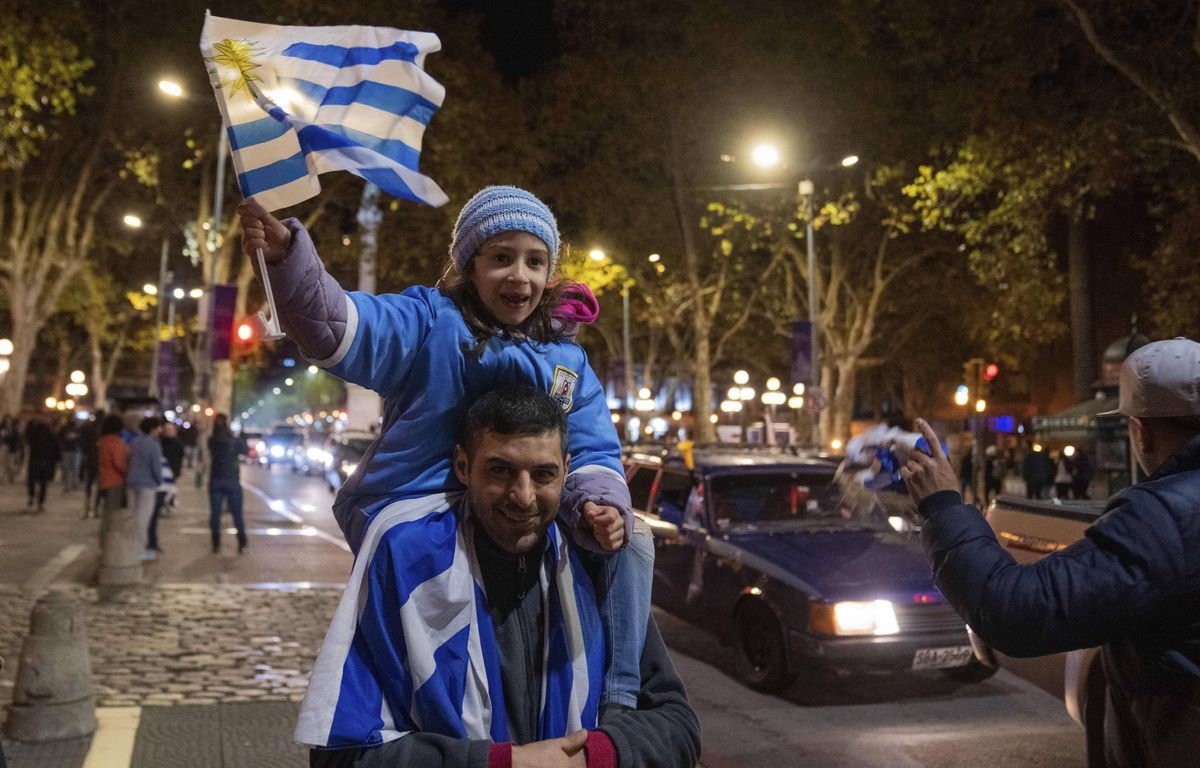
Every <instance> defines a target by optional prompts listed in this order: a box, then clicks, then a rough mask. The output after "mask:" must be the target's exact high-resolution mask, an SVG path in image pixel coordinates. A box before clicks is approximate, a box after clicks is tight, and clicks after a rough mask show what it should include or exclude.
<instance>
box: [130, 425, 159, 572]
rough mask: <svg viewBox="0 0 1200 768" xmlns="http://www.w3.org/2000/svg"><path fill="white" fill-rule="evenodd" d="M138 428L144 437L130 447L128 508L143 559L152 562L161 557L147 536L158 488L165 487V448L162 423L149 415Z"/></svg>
mask: <svg viewBox="0 0 1200 768" xmlns="http://www.w3.org/2000/svg"><path fill="white" fill-rule="evenodd" d="M138 429H139V430H140V431H141V433H142V436H141V437H139V438H138V439H136V440H134V441H133V445H131V446H130V447H129V474H128V476H127V477H126V478H125V485H126V487H127V488H129V506H130V507H131V508H132V511H133V525H134V531H135V532H136V534H137V548H138V551H139V552H141V553H142V559H143V560H153V559H154V558H155V557H157V556H158V555H157V553H156V552H155V551H154V550H152V549H150V548H149V547H148V546H147V544H148V542H147V537H148V536H149V531H150V518H151V517H153V515H154V502H155V500H156V499H157V496H158V486H159V485H161V484H162V471H163V470H162V468H163V454H162V445H160V444H159V442H158V435H159V433H161V432H162V422H160V421H159V420H158V419H156V418H155V417H153V416H147V417H146V418H144V419H142V421H141V423H140V424H138Z"/></svg>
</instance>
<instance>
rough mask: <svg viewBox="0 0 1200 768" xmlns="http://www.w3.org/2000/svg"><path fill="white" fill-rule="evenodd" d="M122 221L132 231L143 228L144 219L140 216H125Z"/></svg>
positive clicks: (129, 214)
mask: <svg viewBox="0 0 1200 768" xmlns="http://www.w3.org/2000/svg"><path fill="white" fill-rule="evenodd" d="M121 221H122V222H123V223H124V224H125V226H127V227H129V228H130V229H141V228H142V217H141V216H138V215H137V214H136V213H127V214H125V215H124V216H122V217H121Z"/></svg>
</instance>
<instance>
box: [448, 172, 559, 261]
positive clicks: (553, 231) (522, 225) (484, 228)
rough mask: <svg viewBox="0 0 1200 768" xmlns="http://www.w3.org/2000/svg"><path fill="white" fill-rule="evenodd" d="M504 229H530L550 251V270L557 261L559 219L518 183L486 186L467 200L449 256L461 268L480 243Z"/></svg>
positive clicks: (455, 226)
mask: <svg viewBox="0 0 1200 768" xmlns="http://www.w3.org/2000/svg"><path fill="white" fill-rule="evenodd" d="M502 232H528V233H529V234H531V235H533V236H534V237H537V238H540V239H541V241H542V242H543V243H545V244H546V248H548V249H549V251H550V263H549V265H548V269H547V272H553V271H554V265H555V264H556V263H557V262H558V223H557V222H556V221H555V220H554V214H553V213H551V212H550V209H549V208H547V207H546V204H545V203H543V202H542V201H541V200H538V199H537V198H536V197H534V196H533V195H532V194H530V193H529V192H526V191H525V190H523V189H518V188H517V187H484V188H483V189H481V190H479V192H477V193H475V196H474V197H472V198H471V199H470V200H468V201H467V204H466V205H464V206H463V209H462V211H461V212H459V214H458V221H456V222H455V223H454V239H453V240H451V241H450V258H451V259H453V260H454V264H455V265H456V266H457V267H458V270H459V271H460V272H461V271H463V270H465V269H466V268H467V264H468V263H470V261H471V259H473V258H475V255H476V254H477V253H479V247H480V246H481V245H483V243H484V242H485V241H486V240H487V239H488V238H491V237H495V236H496V235H498V234H500V233H502Z"/></svg>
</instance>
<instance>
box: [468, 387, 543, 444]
mask: <svg viewBox="0 0 1200 768" xmlns="http://www.w3.org/2000/svg"><path fill="white" fill-rule="evenodd" d="M484 430H487V431H490V432H495V433H496V434H498V435H514V436H517V435H545V434H548V433H550V432H555V431H557V432H558V435H559V442H560V444H561V445H562V452H563V455H564V456H565V455H566V453H567V414H566V412H564V411H563V409H562V407H561V406H559V404H558V403H556V402H554V400H553V399H551V397H550V395H548V394H546V393H545V392H543V391H541V390H540V389H534V388H533V387H528V386H518V385H515V384H504V385H501V386H499V387H496V388H495V389H493V390H491V391H490V392H488V393H487V394H485V395H484V396H483V397H481V398H479V399H478V400H476V401H475V404H474V405H472V406H471V409H470V410H469V411H467V428H466V432H465V434H464V435H463V445H464V446H466V449H467V455H468V456H469V455H471V454H472V453H474V451H475V446H476V445H477V444H478V443H479V438H480V436H481V435H482V434H483V432H484Z"/></svg>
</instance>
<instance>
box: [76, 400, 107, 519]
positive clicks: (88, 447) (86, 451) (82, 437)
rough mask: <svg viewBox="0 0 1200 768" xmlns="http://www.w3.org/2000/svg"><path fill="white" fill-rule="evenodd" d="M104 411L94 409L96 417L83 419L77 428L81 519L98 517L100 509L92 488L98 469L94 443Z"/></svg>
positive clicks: (97, 438)
mask: <svg viewBox="0 0 1200 768" xmlns="http://www.w3.org/2000/svg"><path fill="white" fill-rule="evenodd" d="M104 417H105V413H104V411H96V418H95V419H91V420H89V421H85V422H84V423H83V426H82V427H80V428H79V449H80V453H81V454H82V457H83V467H82V469H83V519H84V520H87V519H88V518H89V517H98V516H99V511H98V510H99V509H100V493H99V492H97V493H96V497H95V499H93V498H92V488H93V487H95V485H96V474H97V472H99V470H100V455H99V453H98V451H97V448H96V444H97V443H98V442H99V441H100V425H101V424H102V423H103V422H104Z"/></svg>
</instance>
